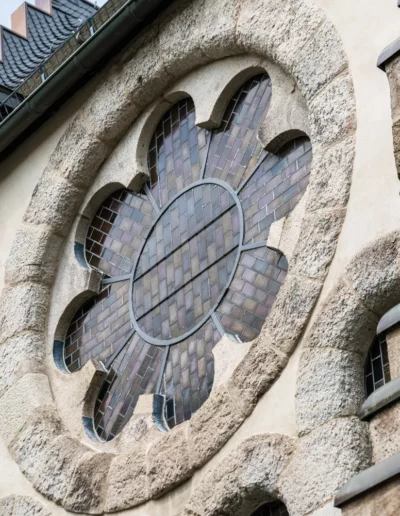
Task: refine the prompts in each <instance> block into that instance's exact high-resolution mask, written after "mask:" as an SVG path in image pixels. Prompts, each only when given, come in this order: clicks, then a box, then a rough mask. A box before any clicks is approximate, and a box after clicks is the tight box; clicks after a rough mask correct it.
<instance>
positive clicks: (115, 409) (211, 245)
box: [64, 74, 311, 440]
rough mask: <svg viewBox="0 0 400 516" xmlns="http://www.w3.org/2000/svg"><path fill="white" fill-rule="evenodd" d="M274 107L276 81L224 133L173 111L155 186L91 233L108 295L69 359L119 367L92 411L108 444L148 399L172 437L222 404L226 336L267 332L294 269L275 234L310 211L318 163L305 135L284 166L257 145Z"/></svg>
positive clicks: (113, 203) (112, 209)
mask: <svg viewBox="0 0 400 516" xmlns="http://www.w3.org/2000/svg"><path fill="white" fill-rule="evenodd" d="M270 97H271V83H270V80H269V78H268V76H267V75H265V74H260V75H257V76H256V77H253V78H252V79H250V80H249V81H247V82H246V84H245V85H244V86H243V87H242V88H240V90H239V91H238V92H237V93H236V94H235V96H234V97H233V99H232V100H231V101H230V103H229V105H228V107H227V109H226V112H225V115H224V118H223V121H222V123H221V126H220V128H218V129H217V130H214V131H206V130H205V129H200V128H198V127H196V125H195V109H194V104H193V101H192V100H191V99H190V98H186V99H184V100H181V101H180V102H178V103H177V104H175V105H174V106H173V107H172V108H171V109H170V111H168V112H167V113H166V114H165V115H164V116H163V118H162V120H161V121H160V122H159V124H158V126H157V128H156V131H155V133H154V136H153V138H152V140H151V144H150V148H149V152H148V166H149V175H150V180H149V182H148V183H147V184H146V185H145V186H144V188H143V190H142V191H141V192H140V193H134V192H132V191H129V190H126V189H124V190H119V191H117V192H115V193H114V194H113V195H111V196H110V197H109V198H108V199H107V200H106V201H105V202H104V203H103V204H102V206H101V207H100V208H99V210H98V211H97V213H96V215H95V217H94V219H93V221H92V223H91V226H90V229H89V232H88V235H87V240H86V259H87V262H88V264H89V266H90V267H93V268H96V269H98V270H100V271H102V272H103V273H104V274H105V279H104V281H103V287H104V288H103V290H102V291H101V293H100V294H98V295H97V296H95V297H94V298H93V299H91V300H90V301H88V302H86V303H85V304H84V305H83V306H82V307H81V309H80V310H79V311H78V312H77V313H76V314H75V316H74V318H73V320H72V321H71V325H70V327H69V329H68V334H67V337H66V340H65V346H64V360H65V365H66V367H67V368H68V369H69V371H71V372H74V371H76V370H78V369H80V368H81V367H83V365H84V364H85V363H86V362H87V361H88V360H90V359H97V360H100V361H102V362H103V363H104V365H105V366H106V368H107V370H108V375H107V378H106V379H105V381H104V383H103V385H102V387H101V389H100V391H99V394H98V398H97V402H96V406H95V411H94V414H93V421H94V427H95V430H96V432H97V435H98V436H99V438H100V439H102V440H110V439H112V438H113V437H114V436H115V435H116V434H117V433H118V432H120V431H121V429H122V428H123V426H124V425H125V424H126V423H127V421H128V420H129V418H130V416H131V415H132V413H133V411H134V408H135V405H136V403H137V400H138V397H139V396H140V395H141V394H144V393H159V394H163V395H164V396H165V400H166V404H165V418H166V421H167V423H168V425H169V427H170V428H172V427H173V426H175V425H177V424H179V423H181V422H183V421H185V420H187V419H189V418H190V417H191V415H192V414H193V413H194V412H195V411H196V410H197V409H198V408H199V407H200V406H201V405H202V404H203V403H204V401H205V400H206V399H207V397H208V396H209V394H210V391H211V388H212V385H213V378H214V361H213V354H212V349H213V347H214V346H215V344H216V343H217V342H218V341H219V340H220V339H221V336H222V335H223V334H224V333H227V334H228V335H230V336H231V337H232V338H233V339H236V340H237V341H239V342H240V341H250V340H252V339H254V338H255V337H257V335H258V334H259V333H260V330H261V328H262V325H263V323H264V321H265V318H266V317H267V316H268V313H269V311H270V310H271V307H272V305H273V303H274V300H275V298H276V295H277V293H278V291H279V288H280V286H281V285H282V283H283V281H284V279H285V275H286V272H287V267H288V265H287V262H286V259H285V257H284V256H283V255H281V254H280V253H278V252H276V251H274V250H271V249H269V248H268V247H267V246H266V241H267V237H268V231H269V228H270V226H271V224H272V223H273V222H274V221H275V220H278V219H279V218H281V217H283V216H285V215H287V214H288V213H289V212H290V211H291V210H292V209H293V208H294V207H295V205H296V204H297V202H298V201H299V200H300V198H301V196H302V194H303V193H304V191H305V189H306V187H307V183H308V177H309V172H310V162H311V145H310V142H309V141H308V140H307V138H302V139H298V140H296V141H294V142H292V143H291V144H290V145H287V146H286V147H285V148H284V149H282V151H281V152H280V153H279V154H277V155H272V154H268V153H267V152H266V151H265V150H264V149H263V148H262V146H261V145H260V143H259V142H258V140H257V132H258V129H259V126H260V123H261V122H262V121H263V120H264V118H265V115H266V112H267V109H268V105H269V101H270Z"/></svg>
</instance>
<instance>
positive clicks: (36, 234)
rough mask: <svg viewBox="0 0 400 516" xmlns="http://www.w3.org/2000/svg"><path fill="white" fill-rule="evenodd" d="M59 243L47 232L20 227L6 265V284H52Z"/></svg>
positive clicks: (32, 227)
mask: <svg viewBox="0 0 400 516" xmlns="http://www.w3.org/2000/svg"><path fill="white" fill-rule="evenodd" d="M62 244H63V240H62V238H60V237H59V236H57V235H54V234H52V232H51V231H50V230H49V229H48V228H41V227H38V226H22V227H21V228H20V229H19V230H18V231H17V234H16V237H15V239H14V241H13V244H12V247H11V251H10V254H9V257H8V260H7V263H6V269H5V281H6V283H20V282H23V281H39V282H41V283H45V284H47V285H50V284H51V283H52V281H53V278H54V275H55V271H56V265H57V260H58V257H59V255H60V252H61V249H62Z"/></svg>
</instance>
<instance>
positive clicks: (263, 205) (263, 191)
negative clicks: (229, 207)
mask: <svg viewBox="0 0 400 516" xmlns="http://www.w3.org/2000/svg"><path fill="white" fill-rule="evenodd" d="M311 160H312V151H311V143H310V141H309V140H308V138H305V137H304V138H298V139H296V140H294V141H292V142H290V143H289V144H288V145H286V146H285V147H284V148H283V149H282V150H281V151H280V152H279V154H277V155H272V154H269V155H268V156H267V158H266V160H265V161H264V162H263V163H262V164H261V165H260V167H259V168H258V169H257V171H256V172H255V173H254V174H253V175H252V176H251V177H250V178H249V180H248V182H247V183H246V185H245V186H244V188H243V189H242V190H241V192H240V194H239V198H240V201H241V205H242V208H243V211H244V220H245V228H246V234H245V243H248V242H261V241H266V240H267V239H268V233H269V228H270V226H271V224H272V223H273V222H275V221H276V220H279V219H280V218H282V217H284V216H286V215H288V214H289V213H290V212H291V211H292V210H293V208H294V207H295V206H296V204H297V203H298V202H299V200H300V199H301V197H302V196H303V194H304V192H305V190H306V188H307V185H308V180H309V176H310V171H311Z"/></svg>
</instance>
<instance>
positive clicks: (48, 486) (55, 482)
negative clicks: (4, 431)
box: [15, 435, 89, 503]
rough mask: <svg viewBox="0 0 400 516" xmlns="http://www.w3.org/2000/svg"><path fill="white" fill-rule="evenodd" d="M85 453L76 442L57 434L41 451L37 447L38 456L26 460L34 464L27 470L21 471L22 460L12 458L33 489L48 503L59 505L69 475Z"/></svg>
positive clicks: (68, 480)
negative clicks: (47, 500) (45, 498)
mask: <svg viewBox="0 0 400 516" xmlns="http://www.w3.org/2000/svg"><path fill="white" fill-rule="evenodd" d="M42 444H44V443H42ZM30 448H31V452H34V453H37V452H36V450H35V449H32V447H30ZM87 451H89V449H88V448H86V447H85V446H83V445H82V444H81V443H80V442H79V441H78V440H77V439H73V438H71V437H69V436H67V435H61V436H59V437H56V439H55V440H53V441H52V442H51V443H50V444H49V445H48V446H46V447H45V448H44V447H41V448H40V451H39V455H40V457H32V458H31V459H30V460H31V461H34V465H32V464H31V467H30V469H29V470H27V469H25V467H24V466H25V463H24V461H20V460H18V456H17V454H16V453H15V456H16V459H17V461H18V463H19V466H20V468H21V471H22V472H23V473H25V475H26V476H27V477H28V479H29V480H30V481H31V482H32V484H33V486H34V487H35V489H37V490H38V491H39V492H40V493H42V494H43V495H44V496H46V497H47V498H48V499H49V500H53V501H55V502H56V503H61V502H62V501H63V500H64V499H65V497H66V495H67V493H68V489H69V486H70V482H71V478H72V475H73V472H74V470H75V468H76V467H77V465H78V463H79V460H80V459H81V457H82V456H83V455H84V454H85V453H86V452H87ZM24 458H25V461H26V460H28V461H29V459H27V457H26V456H25V457H24Z"/></svg>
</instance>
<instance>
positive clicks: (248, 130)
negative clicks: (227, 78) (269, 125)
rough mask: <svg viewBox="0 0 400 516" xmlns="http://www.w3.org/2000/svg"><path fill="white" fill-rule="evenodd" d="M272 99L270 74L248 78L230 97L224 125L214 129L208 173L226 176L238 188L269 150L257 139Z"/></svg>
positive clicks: (226, 179) (214, 175) (207, 167)
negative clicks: (264, 148) (265, 149)
mask: <svg viewBox="0 0 400 516" xmlns="http://www.w3.org/2000/svg"><path fill="white" fill-rule="evenodd" d="M270 99H271V81H270V79H269V77H268V75H266V74H260V75H257V76H256V77H253V78H252V79H250V80H248V81H247V82H246V84H244V85H243V86H242V87H241V88H240V89H239V90H238V91H237V92H236V94H235V96H234V97H233V99H232V100H231V101H230V103H229V105H228V107H227V109H226V111H225V114H224V117H223V120H222V123H221V126H220V127H219V128H218V129H216V130H215V131H213V134H212V140H211V145H210V150H209V153H208V157H207V165H206V174H205V175H206V177H214V178H218V179H222V180H224V181H226V182H227V183H228V184H230V185H231V186H232V187H233V188H234V189H236V188H237V187H238V186H239V184H240V183H241V182H242V181H243V179H245V178H246V177H247V176H248V175H249V174H250V173H251V172H252V170H253V169H254V167H255V165H256V163H257V161H258V159H259V158H260V156H261V155H263V154H266V152H265V151H264V150H263V148H262V147H261V144H260V142H259V141H258V139H257V131H258V129H259V126H260V123H261V122H262V120H263V119H264V118H265V115H266V113H267V111H268V107H269V103H270Z"/></svg>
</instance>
